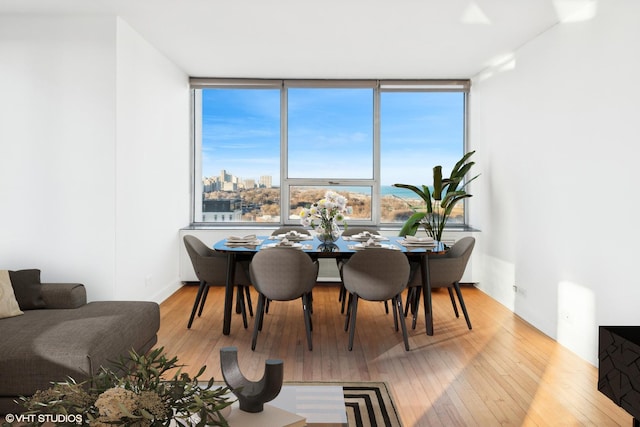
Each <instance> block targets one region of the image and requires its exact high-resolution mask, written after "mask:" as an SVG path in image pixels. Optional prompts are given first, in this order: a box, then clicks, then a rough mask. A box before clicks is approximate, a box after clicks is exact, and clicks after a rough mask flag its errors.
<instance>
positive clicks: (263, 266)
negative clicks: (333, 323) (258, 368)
mask: <svg viewBox="0 0 640 427" xmlns="http://www.w3.org/2000/svg"><path fill="white" fill-rule="evenodd" d="M249 270H250V274H251V279H252V282H253V286H254V287H255V288H256V290H257V291H258V306H257V308H256V316H255V325H254V328H253V337H252V339H251V350H255V348H256V342H257V340H258V331H261V330H262V324H263V321H264V311H265V305H266V301H267V300H269V301H293V300H296V299H298V298H300V299H302V311H303V314H304V323H305V330H306V334H307V345H308V347H309V350H313V343H312V341H311V330H312V324H311V307H310V305H311V290H312V289H313V287H314V286H315V284H316V281H317V278H318V262H317V261H313V260H312V259H311V257H310V256H309V255H307V254H306V253H304V252H302V251H300V250H298V249H294V248H284V247H274V248H266V249H261V250H260V251H259V252H258V253H257V254H255V256H254V257H253V259H252V260H251V264H250V265H249Z"/></svg>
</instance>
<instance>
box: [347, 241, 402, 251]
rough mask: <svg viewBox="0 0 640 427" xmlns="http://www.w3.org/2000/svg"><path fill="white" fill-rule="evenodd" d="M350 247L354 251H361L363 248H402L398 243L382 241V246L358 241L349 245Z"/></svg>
mask: <svg viewBox="0 0 640 427" xmlns="http://www.w3.org/2000/svg"><path fill="white" fill-rule="evenodd" d="M348 248H349V249H352V250H354V251H361V250H363V249H392V250H394V251H399V250H400V248H399V247H397V246H396V245H390V244H386V243H382V244H380V246H366V245H363V244H362V243H356V244H355V245H349V246H348Z"/></svg>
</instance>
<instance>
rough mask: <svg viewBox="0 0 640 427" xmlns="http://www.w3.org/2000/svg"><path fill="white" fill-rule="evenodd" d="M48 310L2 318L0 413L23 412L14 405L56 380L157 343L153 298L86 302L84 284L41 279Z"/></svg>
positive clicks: (75, 376)
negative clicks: (21, 397)
mask: <svg viewBox="0 0 640 427" xmlns="http://www.w3.org/2000/svg"><path fill="white" fill-rule="evenodd" d="M42 298H43V299H44V302H45V306H46V308H41V309H35V310H24V314H23V315H20V316H16V317H9V318H4V319H0V414H7V413H17V412H22V408H21V406H19V405H17V404H15V403H14V401H15V400H17V399H18V397H19V396H31V395H32V394H33V393H34V392H35V391H37V390H42V389H46V388H49V387H50V386H51V382H52V381H64V380H65V379H67V377H72V378H73V379H75V380H77V381H81V380H84V379H86V378H87V375H88V374H89V373H95V372H96V371H97V370H98V369H99V368H100V366H101V365H103V366H107V365H108V364H109V362H110V361H115V360H118V358H119V356H121V355H122V356H126V355H127V354H128V352H129V351H130V350H131V349H135V350H136V351H137V352H138V353H144V352H146V351H147V350H149V349H150V348H151V347H152V346H153V345H154V344H155V343H156V341H157V336H156V334H157V332H158V329H159V327H160V309H159V307H158V304H156V303H153V302H134V301H100V302H90V303H87V296H86V291H85V287H84V286H83V285H81V284H77V283H75V284H73V283H56V284H54V283H43V284H42Z"/></svg>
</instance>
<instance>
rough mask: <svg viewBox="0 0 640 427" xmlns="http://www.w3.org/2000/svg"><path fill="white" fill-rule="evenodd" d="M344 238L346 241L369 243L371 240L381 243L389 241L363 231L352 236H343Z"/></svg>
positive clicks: (386, 238)
mask: <svg viewBox="0 0 640 427" xmlns="http://www.w3.org/2000/svg"><path fill="white" fill-rule="evenodd" d="M342 238H343V239H344V240H346V241H354V242H368V241H369V240H373V241H375V242H381V241H388V240H389V238H388V237H385V236H381V235H379V234H375V233H371V232H369V231H363V232H362V233H358V234H353V235H351V236H343V237H342Z"/></svg>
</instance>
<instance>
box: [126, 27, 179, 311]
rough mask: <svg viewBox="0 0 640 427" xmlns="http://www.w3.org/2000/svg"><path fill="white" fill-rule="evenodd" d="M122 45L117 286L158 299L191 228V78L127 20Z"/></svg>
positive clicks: (169, 286)
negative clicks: (181, 238)
mask: <svg viewBox="0 0 640 427" xmlns="http://www.w3.org/2000/svg"><path fill="white" fill-rule="evenodd" d="M117 40H118V43H117V46H118V52H117V75H118V80H117V112H118V113H117V132H116V135H117V143H116V164H117V169H116V177H115V178H116V206H115V211H116V289H117V295H118V297H119V298H127V299H144V298H151V299H154V300H156V301H160V300H162V299H164V298H166V297H168V296H169V295H170V294H171V293H173V291H175V290H176V289H177V288H178V287H179V285H180V279H179V262H178V258H179V252H178V250H179V247H180V245H181V244H182V243H181V242H180V241H179V238H178V237H179V236H178V230H179V229H180V228H181V227H184V226H185V225H187V224H188V223H189V201H190V197H191V196H190V190H189V189H190V186H189V176H190V169H189V165H190V128H189V118H190V109H189V99H190V95H189V93H190V90H189V80H188V77H187V76H186V75H185V74H184V73H183V72H182V71H181V70H179V69H178V68H177V67H176V66H175V65H173V64H172V63H171V62H170V61H169V60H168V59H167V58H166V57H164V56H163V55H162V54H160V53H159V52H158V51H157V50H156V49H155V48H154V47H153V46H151V45H150V44H149V43H148V42H146V41H145V40H144V39H143V38H142V37H140V35H139V34H138V33H136V32H135V30H133V29H132V28H131V27H130V26H129V25H128V24H127V23H126V22H125V21H123V20H122V19H118V31H117Z"/></svg>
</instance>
